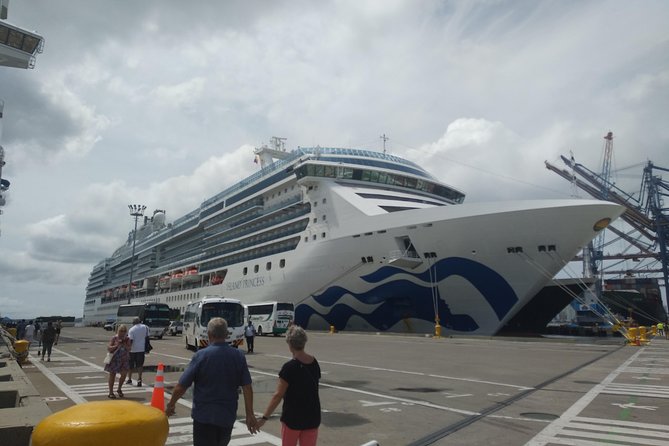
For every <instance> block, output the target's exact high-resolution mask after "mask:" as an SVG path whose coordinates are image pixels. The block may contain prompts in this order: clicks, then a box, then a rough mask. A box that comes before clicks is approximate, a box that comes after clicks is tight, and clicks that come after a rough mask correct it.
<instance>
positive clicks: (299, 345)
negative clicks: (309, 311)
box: [286, 325, 307, 350]
mask: <svg viewBox="0 0 669 446" xmlns="http://www.w3.org/2000/svg"><path fill="white" fill-rule="evenodd" d="M286 342H287V343H288V345H290V346H291V347H293V348H294V349H295V350H304V346H305V345H306V343H307V332H306V331H304V328H302V327H298V326H297V325H293V326H292V327H290V328H289V329H288V331H286Z"/></svg>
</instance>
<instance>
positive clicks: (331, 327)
mask: <svg viewBox="0 0 669 446" xmlns="http://www.w3.org/2000/svg"><path fill="white" fill-rule="evenodd" d="M330 334H335V326H334V325H330Z"/></svg>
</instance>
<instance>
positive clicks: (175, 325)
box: [167, 321, 184, 336]
mask: <svg viewBox="0 0 669 446" xmlns="http://www.w3.org/2000/svg"><path fill="white" fill-rule="evenodd" d="M167 332H168V333H169V334H171V335H172V336H176V335H178V334H183V332H184V323H183V322H181V321H172V322H170V326H169V327H167Z"/></svg>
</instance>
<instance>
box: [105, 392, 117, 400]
mask: <svg viewBox="0 0 669 446" xmlns="http://www.w3.org/2000/svg"><path fill="white" fill-rule="evenodd" d="M107 398H109V399H110V400H115V399H116V395H114V394H113V393H110V394H109V395H107Z"/></svg>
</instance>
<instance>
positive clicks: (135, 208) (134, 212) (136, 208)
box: [128, 204, 146, 303]
mask: <svg viewBox="0 0 669 446" xmlns="http://www.w3.org/2000/svg"><path fill="white" fill-rule="evenodd" d="M128 209H129V210H130V216H131V217H134V218H135V230H134V231H132V254H131V255H130V283H128V303H130V299H132V273H133V272H134V271H133V270H134V268H135V241H136V240H137V221H138V220H139V219H140V217H143V216H144V209H146V206H144V205H143V204H129V205H128Z"/></svg>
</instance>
